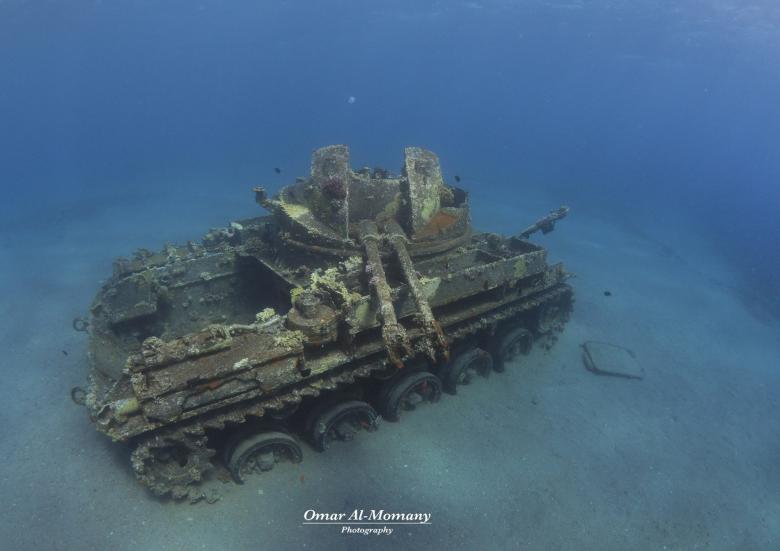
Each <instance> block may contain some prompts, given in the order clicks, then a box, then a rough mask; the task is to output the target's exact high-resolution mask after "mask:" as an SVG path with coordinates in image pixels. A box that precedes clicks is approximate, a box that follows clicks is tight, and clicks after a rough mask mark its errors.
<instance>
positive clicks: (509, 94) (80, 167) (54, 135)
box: [0, 0, 780, 306]
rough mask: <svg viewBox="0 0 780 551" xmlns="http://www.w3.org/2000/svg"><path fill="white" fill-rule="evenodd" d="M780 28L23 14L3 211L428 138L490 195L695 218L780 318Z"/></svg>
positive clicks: (503, 18) (577, 17)
mask: <svg viewBox="0 0 780 551" xmlns="http://www.w3.org/2000/svg"><path fill="white" fill-rule="evenodd" d="M779 25H780V9H779V8H778V7H777V4H776V3H775V2H770V1H762V2H749V3H748V2H737V1H733V2H732V1H717V2H716V1H714V0H713V1H683V2H663V1H653V2H650V1H642V2H640V1H632V2H618V1H593V2H586V1H583V0H571V1H564V0H560V1H559V0H555V1H550V2H541V1H539V2H536V1H533V2H508V1H488V0H486V1H475V2H449V1H441V2H430V1H405V2H404V1H389V2H359V1H354V2H350V1H333V2H331V1H327V2H321V1H310V2H231V3H228V4H226V3H224V2H209V1H200V2H166V3H164V4H163V5H161V4H160V3H158V2H151V1H134V2H46V3H40V2H18V1H11V2H8V1H6V2H3V3H2V4H0V82H2V87H0V120H2V121H3V122H2V125H3V131H2V133H0V166H2V167H3V178H2V185H3V188H5V190H6V197H8V198H10V201H6V202H5V203H4V209H5V208H10V209H12V210H13V211H17V212H18V211H19V210H24V211H30V212H35V211H36V210H40V209H41V208H42V206H44V205H46V204H54V203H60V204H61V203H62V202H63V201H65V202H67V201H72V200H76V199H75V198H77V197H78V200H79V201H81V200H82V199H83V196H80V195H79V194H86V195H89V194H90V192H91V191H93V190H98V191H99V192H100V193H101V194H106V193H108V194H109V195H110V193H111V186H112V183H113V185H114V186H115V187H120V186H126V185H127V184H128V183H130V182H132V185H133V186H134V187H135V189H137V191H138V192H139V193H143V192H144V191H145V190H144V189H143V188H144V185H151V184H149V183H147V184H145V183H144V182H146V181H151V180H152V178H150V176H151V175H160V174H168V175H170V174H175V173H177V171H181V170H186V171H187V173H188V174H193V173H200V174H204V175H208V177H210V178H211V179H212V181H218V182H220V183H221V185H222V186H223V189H228V190H230V191H231V192H235V191H236V190H240V189H245V188H246V186H247V182H252V183H257V182H263V183H266V184H267V185H269V187H272V188H273V186H274V184H281V183H282V182H286V181H287V180H289V178H290V177H292V175H299V174H305V173H306V171H307V163H308V158H307V153H308V151H309V150H311V149H312V148H314V147H319V146H321V145H323V144H328V143H340V142H341V143H348V144H350V145H351V147H352V152H353V158H354V159H355V163H356V164H360V163H366V164H371V165H374V164H385V165H387V166H391V167H395V166H397V165H398V164H399V163H400V157H401V155H400V151H401V148H402V147H403V146H404V145H406V144H420V145H424V146H426V147H428V148H430V149H432V150H434V151H436V152H437V153H438V154H439V155H440V157H441V158H442V161H443V164H444V167H445V170H447V171H448V172H449V175H450V176H452V175H453V174H455V173H458V174H460V173H462V176H464V177H467V178H466V179H465V181H464V184H466V185H467V187H468V185H469V184H470V185H471V186H472V187H473V188H478V186H480V185H487V186H489V187H490V188H491V189H494V190H495V189H498V188H500V187H502V186H503V187H504V188H505V189H507V190H510V191H511V190H515V189H517V186H521V185H527V186H543V187H544V188H545V189H546V190H552V191H554V194H555V196H556V197H560V198H561V199H562V200H563V199H565V200H566V201H567V202H569V203H585V204H591V205H593V206H595V207H597V208H603V207H604V206H605V203H609V204H610V206H611V207H612V208H615V207H617V208H619V209H629V210H630V211H632V213H634V214H637V215H639V214H642V213H644V214H647V213H651V215H650V218H652V216H654V214H653V213H657V212H659V211H663V212H664V213H665V214H667V215H671V216H672V217H673V218H674V217H691V218H693V219H695V221H696V223H701V224H702V225H703V230H704V231H707V232H711V238H712V240H713V241H717V242H718V247H719V248H720V249H722V253H723V254H724V255H726V256H727V257H729V258H730V259H731V260H732V261H734V262H735V263H739V264H741V265H742V266H743V268H744V273H745V277H746V283H749V284H751V285H759V286H761V289H762V290H763V289H766V294H767V295H768V296H767V298H766V300H767V301H768V302H771V301H772V300H774V301H775V306H776V300H777V299H776V298H772V297H771V295H774V296H775V297H776V296H777V295H778V294H780V286H779V285H780V284H778V281H777V278H776V276H775V274H776V273H777V271H778V267H779V266H780V256H779V255H780V253H778V247H777V246H776V238H777V235H778V234H779V231H778V230H779V229H780V228H779V226H778V224H779V223H778V217H777V216H776V213H777V208H778V205H780V186H779V185H778V182H779V181H780V155H778V154H777V153H778V147H779V146H780V102H778V101H777V98H778V97H780V64H778V63H777V59H778V55H779V54H780V52H779V51H778V50H780V41H778V37H780V34H779V33H780V29H779ZM350 96H354V97H355V102H354V103H349V102H348V98H349V97H350ZM277 166H278V167H281V168H282V169H283V170H284V172H283V175H284V177H282V178H277V177H275V174H274V173H273V172H272V168H273V167H277ZM285 178H287V179H285ZM204 179H205V178H204ZM174 185H175V184H172V183H171V184H170V186H172V187H173V186H174ZM154 186H155V187H158V186H159V183H155V184H154ZM472 191H475V190H474V189H472Z"/></svg>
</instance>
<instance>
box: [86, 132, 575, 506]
mask: <svg viewBox="0 0 780 551" xmlns="http://www.w3.org/2000/svg"><path fill="white" fill-rule="evenodd" d="M254 193H255V195H256V200H257V202H258V203H260V204H261V205H262V206H263V207H264V208H266V209H267V210H268V211H269V212H270V215H269V216H264V217H259V218H253V219H249V220H240V221H237V222H233V223H231V224H230V226H229V227H227V228H223V229H217V230H211V231H210V232H209V233H208V234H206V236H205V237H204V238H203V240H202V241H201V242H200V243H193V242H190V243H188V244H187V245H185V246H178V247H175V246H168V247H166V248H165V249H164V250H163V251H161V252H157V253H153V252H150V251H144V250H142V251H138V252H137V253H136V254H135V256H134V257H133V258H132V259H119V260H117V261H116V262H115V265H114V273H113V276H112V277H111V278H110V280H109V281H108V282H107V283H106V284H105V285H104V286H103V288H102V289H101V290H100V292H99V293H98V296H97V297H96V299H95V301H94V303H93V305H92V307H91V311H90V314H91V315H90V318H89V321H88V322H84V323H82V325H83V326H85V327H87V329H88V331H89V336H90V342H89V357H90V364H91V365H90V373H89V384H88V388H87V390H86V395H85V399H84V402H85V404H86V405H87V407H88V410H89V413H90V417H91V419H92V420H93V421H94V422H95V424H96V426H97V428H98V430H100V431H101V432H103V433H105V434H107V435H108V436H110V437H111V438H113V439H114V440H117V441H123V442H129V443H130V444H131V445H132V446H133V452H132V465H133V468H134V470H135V472H136V474H137V476H138V478H139V479H140V480H141V481H142V482H144V483H145V484H147V485H148V486H149V487H150V488H151V489H152V490H153V491H154V492H155V493H157V494H159V495H164V494H168V493H171V494H172V495H173V496H174V497H176V498H181V497H185V496H189V497H190V498H191V499H198V498H199V497H201V496H202V494H201V492H200V490H199V489H198V487H197V483H198V482H199V481H200V480H201V479H202V478H203V476H204V475H205V474H206V473H207V472H208V471H209V470H210V469H212V468H213V467H214V466H215V465H216V466H218V467H219V468H222V467H224V468H226V469H228V470H229V471H230V473H231V474H232V477H233V478H234V479H235V480H236V481H238V482H241V481H242V480H243V479H244V477H245V476H246V474H247V473H249V472H253V471H264V470H268V469H270V468H271V467H273V465H274V464H275V463H276V462H278V461H282V460H291V461H300V460H301V458H302V455H303V449H304V448H303V447H302V446H301V444H300V443H299V440H298V438H297V436H296V435H300V436H302V437H303V439H304V440H307V441H308V442H309V444H310V445H311V446H312V447H314V448H315V449H319V450H323V449H325V448H326V447H327V446H328V445H329V444H330V443H331V442H333V441H335V440H350V439H351V438H352V437H353V436H354V435H355V433H356V432H357V431H360V430H369V431H370V430H373V429H375V428H376V427H377V425H378V422H379V419H380V416H381V417H384V418H385V419H387V420H391V421H395V420H398V418H399V416H401V415H402V414H403V413H404V412H406V411H408V410H410V409H414V408H415V407H416V406H417V405H420V404H422V403H425V402H435V401H437V400H438V399H439V397H440V396H441V393H442V391H445V392H450V393H454V392H455V391H456V389H457V387H458V385H459V384H463V383H465V382H468V380H469V379H470V378H471V377H472V376H474V375H477V374H482V375H485V374H487V373H489V372H490V371H491V370H499V371H500V370H503V367H504V364H505V363H506V362H507V360H508V359H510V358H511V357H512V356H514V355H516V354H518V353H520V352H525V351H527V350H528V349H529V348H530V347H531V346H532V344H533V343H534V342H539V341H543V343H544V344H546V345H549V344H550V343H551V342H552V340H554V338H555V334H556V332H557V331H559V330H560V329H561V328H562V327H563V324H564V323H565V321H566V320H567V319H568V314H569V311H570V309H571V305H572V290H571V288H570V287H569V285H568V284H567V283H566V280H567V277H568V274H567V273H566V271H565V270H564V269H563V267H562V265H560V264H556V265H549V264H548V263H547V261H546V251H545V250H544V249H543V248H541V247H539V246H537V245H534V244H532V243H530V242H529V241H528V240H527V238H528V237H529V236H530V235H531V234H532V233H534V232H535V231H537V230H540V231H542V232H544V233H547V232H548V231H551V230H552V228H553V226H554V224H555V222H556V221H557V220H558V219H560V218H562V217H563V216H565V214H566V212H567V209H566V208H565V207H562V208H561V209H558V210H557V211H553V212H552V213H550V214H549V215H547V216H546V217H544V218H542V219H541V220H539V221H538V222H537V223H536V224H534V225H532V226H530V227H529V228H528V229H526V230H525V231H523V232H521V234H520V235H518V236H514V237H508V238H507V237H503V236H499V235H495V234H481V233H475V232H474V231H473V229H472V227H471V222H470V216H469V206H468V201H467V194H466V192H465V191H463V190H462V189H459V188H457V187H455V186H449V185H446V184H445V183H444V181H443V179H442V173H441V168H440V166H439V161H438V158H437V157H436V156H435V155H434V154H433V153H431V152H429V151H426V150H424V149H421V148H415V147H409V148H407V149H406V151H405V158H404V164H403V168H402V171H401V174H400V175H393V174H390V173H389V172H387V171H385V170H382V169H373V170H372V169H367V168H364V169H360V170H357V171H354V170H352V169H351V168H350V164H349V150H348V148H347V147H346V146H343V145H335V146H329V147H325V148H322V149H319V150H316V151H315V152H314V154H313V156H312V168H311V175H310V176H309V177H308V178H305V179H302V178H299V179H298V180H297V181H296V182H295V183H294V184H292V185H290V186H287V187H285V188H283V189H282V190H281V191H280V192H279V193H278V194H277V195H276V196H274V197H269V196H267V194H266V192H265V191H264V190H263V189H262V188H255V190H254ZM218 451H219V452H220V453H217V452H218Z"/></svg>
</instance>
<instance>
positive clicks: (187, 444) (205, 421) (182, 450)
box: [131, 284, 572, 502]
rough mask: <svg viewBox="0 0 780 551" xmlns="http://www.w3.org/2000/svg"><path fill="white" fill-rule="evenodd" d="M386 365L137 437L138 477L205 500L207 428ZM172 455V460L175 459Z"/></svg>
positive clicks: (503, 313)
mask: <svg viewBox="0 0 780 551" xmlns="http://www.w3.org/2000/svg"><path fill="white" fill-rule="evenodd" d="M571 294H572V289H571V287H569V286H568V285H566V284H562V285H560V286H559V287H556V288H555V289H552V290H549V291H546V292H543V293H541V294H540V295H538V296H536V297H530V298H526V299H524V300H523V301H522V302H521V303H515V304H510V305H507V306H505V307H503V308H500V309H498V310H495V311H493V312H491V313H489V314H488V315H484V316H481V317H479V318H477V319H474V320H472V321H469V322H466V323H464V324H462V325H460V326H458V327H456V328H454V329H452V330H450V331H449V332H448V337H449V340H450V342H452V343H454V342H457V341H460V340H463V339H465V338H467V337H469V336H471V335H474V334H476V333H478V332H480V331H484V330H486V329H490V328H491V327H496V326H497V325H498V324H499V323H501V322H502V321H504V320H507V319H510V318H512V317H514V316H516V315H518V314H520V313H522V312H526V311H529V310H532V309H534V308H537V307H540V306H542V305H544V304H545V303H554V302H555V301H556V300H559V299H561V298H563V297H564V296H566V295H569V296H570V295H571ZM561 315H562V316H565V317H568V312H567V311H566V312H564V311H562V312H561ZM560 321H561V322H563V321H565V320H564V319H562V320H560ZM562 326H563V323H560V324H558V328H562ZM558 328H556V329H558ZM387 367H388V361H387V359H386V358H385V359H380V360H376V361H373V362H371V363H367V364H363V365H361V366H359V367H357V368H352V369H350V368H349V367H345V368H342V371H339V372H334V373H332V374H329V375H325V376H324V377H322V378H321V379H318V380H317V381H315V382H312V383H310V384H309V385H308V386H305V387H303V388H296V389H293V390H290V391H289V392H284V393H281V394H278V395H276V396H274V397H273V398H264V399H263V400H262V401H260V402H257V403H254V404H248V405H244V406H241V407H234V408H232V409H231V410H230V411H222V412H214V413H211V414H208V415H205V416H202V417H199V418H197V420H194V421H191V422H187V423H186V424H183V425H179V426H173V427H168V428H164V429H160V430H157V431H155V432H153V433H152V434H150V435H148V436H141V437H139V439H137V440H136V442H137V447H136V448H135V450H134V451H133V453H132V456H131V462H132V466H133V469H134V471H135V474H136V477H137V478H138V480H139V481H141V482H142V483H143V484H145V485H146V486H148V487H149V488H150V489H151V491H152V492H153V493H154V494H155V495H157V496H160V497H164V496H167V495H170V496H171V497H172V498H173V499H177V500H178V499H184V498H189V499H190V500H191V501H193V502H194V501H198V500H200V499H202V498H206V499H208V498H207V497H206V496H205V495H204V494H203V493H202V492H200V491H199V490H198V488H197V485H198V484H199V483H200V482H201V481H202V480H203V478H204V477H205V476H206V475H207V473H208V472H209V471H210V470H211V469H213V467H214V466H213V464H212V463H211V458H212V457H213V456H214V455H215V453H216V450H213V449H210V448H208V447H207V437H206V429H214V430H224V429H225V428H226V426H227V425H228V424H231V425H239V424H242V423H245V422H246V421H248V420H249V419H250V418H261V417H263V416H264V415H265V413H266V412H267V411H268V410H272V411H279V410H282V409H283V408H286V407H288V406H294V405H297V404H300V403H301V401H302V400H303V399H304V398H307V397H317V396H319V395H320V394H321V393H322V392H323V391H330V390H335V389H337V388H339V387H341V386H343V385H348V384H352V383H354V382H355V381H356V380H357V379H366V378H368V377H370V376H371V375H372V373H374V372H376V371H382V370H385V369H387ZM171 459H173V460H174V461H173V462H172V461H171Z"/></svg>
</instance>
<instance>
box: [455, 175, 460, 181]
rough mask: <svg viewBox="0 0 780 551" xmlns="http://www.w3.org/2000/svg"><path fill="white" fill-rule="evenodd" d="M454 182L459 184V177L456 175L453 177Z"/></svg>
mask: <svg viewBox="0 0 780 551" xmlns="http://www.w3.org/2000/svg"><path fill="white" fill-rule="evenodd" d="M455 181H456V182H460V176H458V175H457V174H456V175H455Z"/></svg>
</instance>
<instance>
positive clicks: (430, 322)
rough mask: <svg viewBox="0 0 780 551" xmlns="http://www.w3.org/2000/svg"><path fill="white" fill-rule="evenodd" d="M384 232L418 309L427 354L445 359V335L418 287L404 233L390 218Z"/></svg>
mask: <svg viewBox="0 0 780 551" xmlns="http://www.w3.org/2000/svg"><path fill="white" fill-rule="evenodd" d="M385 232H386V237H387V240H388V241H389V242H390V246H391V247H392V248H393V250H394V251H395V255H396V257H397V258H398V263H399V264H400V265H401V271H402V272H403V275H404V278H405V279H406V283H407V285H408V286H409V291H410V292H411V294H412V298H413V299H414V302H415V304H416V306H417V310H418V311H419V316H420V322H421V324H422V327H423V331H424V332H425V334H426V335H427V337H428V339H429V341H428V343H427V348H428V350H427V353H428V356H429V357H430V358H431V360H432V361H434V362H436V361H437V359H438V358H437V355H441V356H442V357H443V358H444V359H445V360H447V359H449V356H450V352H449V343H448V342H447V337H446V336H445V335H444V330H443V329H442V328H441V325H440V324H439V322H438V321H436V318H435V317H434V316H433V312H432V311H431V306H430V304H428V299H427V298H425V294H424V293H423V291H422V289H421V287H420V280H419V278H418V277H417V272H416V271H415V269H414V264H413V263H412V259H411V257H410V256H409V251H408V250H406V243H407V237H406V234H405V233H404V230H403V229H402V228H401V226H400V225H399V224H398V222H396V221H395V220H392V219H391V220H390V221H388V222H387V223H386V224H385Z"/></svg>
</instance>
